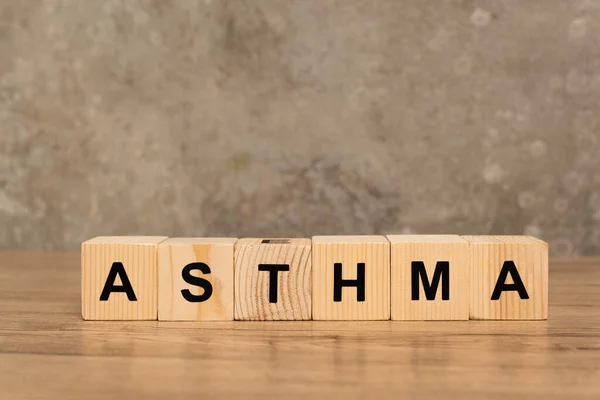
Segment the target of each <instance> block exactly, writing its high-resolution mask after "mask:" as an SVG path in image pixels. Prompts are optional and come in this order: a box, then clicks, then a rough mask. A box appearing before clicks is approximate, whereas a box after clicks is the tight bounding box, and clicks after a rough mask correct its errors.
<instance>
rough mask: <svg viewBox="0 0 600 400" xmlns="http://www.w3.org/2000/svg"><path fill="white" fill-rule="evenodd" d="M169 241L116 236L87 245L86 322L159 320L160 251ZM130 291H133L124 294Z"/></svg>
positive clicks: (84, 280) (83, 252)
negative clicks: (163, 243) (158, 255)
mask: <svg viewBox="0 0 600 400" xmlns="http://www.w3.org/2000/svg"><path fill="white" fill-rule="evenodd" d="M165 239H166V237H162V236H160V237H159V236H141V237H118V236H112V237H97V238H95V239H92V240H89V241H87V242H84V243H83V244H82V246H81V274H82V275H81V303H82V304H81V310H82V316H83V319H86V320H155V319H156V318H157V292H158V278H157V273H158V269H157V266H158V264H157V250H158V244H159V243H160V242H162V241H164V240H165ZM126 289H131V290H128V292H125V291H123V290H126ZM103 292H104V296H102V295H103ZM132 295H133V296H132Z"/></svg>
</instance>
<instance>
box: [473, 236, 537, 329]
mask: <svg viewBox="0 0 600 400" xmlns="http://www.w3.org/2000/svg"><path fill="white" fill-rule="evenodd" d="M463 237H464V238H465V239H467V240H468V241H469V243H470V248H471V277H470V279H471V307H470V318H471V319H519V320H527V319H547V318H548V244H547V243H546V242H543V241H541V240H539V239H536V238H534V237H531V236H463Z"/></svg>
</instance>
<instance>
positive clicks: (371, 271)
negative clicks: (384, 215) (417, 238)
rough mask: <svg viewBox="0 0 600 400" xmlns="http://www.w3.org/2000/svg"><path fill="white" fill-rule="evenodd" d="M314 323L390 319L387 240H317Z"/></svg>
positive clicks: (364, 238) (314, 274)
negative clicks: (318, 321)
mask: <svg viewBox="0 0 600 400" xmlns="http://www.w3.org/2000/svg"><path fill="white" fill-rule="evenodd" d="M312 244H313V319H315V320H386V319H390V243H389V242H388V240H387V239H386V238H385V237H384V236H314V237H313V238H312Z"/></svg>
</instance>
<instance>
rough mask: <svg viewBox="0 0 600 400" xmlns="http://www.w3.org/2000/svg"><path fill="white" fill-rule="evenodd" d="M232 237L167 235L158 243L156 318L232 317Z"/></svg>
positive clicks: (189, 319) (221, 318)
mask: <svg viewBox="0 0 600 400" xmlns="http://www.w3.org/2000/svg"><path fill="white" fill-rule="evenodd" d="M236 240H237V239H234V238H170V239H168V240H166V241H164V242H162V243H161V244H160V245H159V247H158V319H159V320H161V321H232V320H233V309H234V303H233V251H234V245H235V242H236Z"/></svg>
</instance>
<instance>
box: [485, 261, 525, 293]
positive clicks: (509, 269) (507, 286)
mask: <svg viewBox="0 0 600 400" xmlns="http://www.w3.org/2000/svg"><path fill="white" fill-rule="evenodd" d="M508 274H510V276H511V277H512V280H513V283H506V278H507V277H508ZM507 291H516V292H518V293H519V297H520V298H521V300H527V299H529V295H528V294H527V289H525V285H523V281H522V280H521V275H519V271H518V270H517V266H516V265H515V263H514V261H504V264H502V269H501V270H500V274H499V275H498V281H497V282H496V286H495V287H494V292H493V293H492V300H499V299H500V295H501V294H502V292H507Z"/></svg>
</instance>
